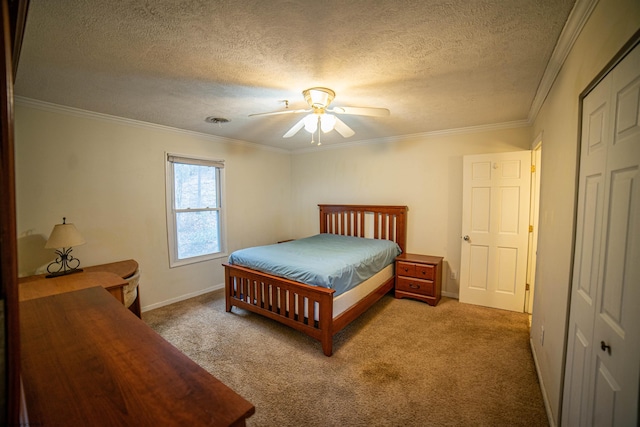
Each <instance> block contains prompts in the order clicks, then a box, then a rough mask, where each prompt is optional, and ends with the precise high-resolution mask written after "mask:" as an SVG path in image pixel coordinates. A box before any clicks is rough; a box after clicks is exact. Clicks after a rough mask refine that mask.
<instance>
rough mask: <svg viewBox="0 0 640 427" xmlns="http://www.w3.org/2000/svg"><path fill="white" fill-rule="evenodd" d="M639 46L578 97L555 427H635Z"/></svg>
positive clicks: (639, 379) (639, 347) (639, 366)
mask: <svg viewBox="0 0 640 427" xmlns="http://www.w3.org/2000/svg"><path fill="white" fill-rule="evenodd" d="M639 388H640V48H638V47H636V48H635V49H634V50H633V51H631V52H630V53H629V54H628V55H627V56H626V57H625V58H624V59H623V60H622V61H621V62H620V63H619V64H618V65H617V66H616V67H615V68H614V69H613V70H612V71H611V72H610V73H609V74H607V76H606V77H605V78H604V79H603V80H602V81H601V82H600V83H599V84H598V85H597V86H596V87H595V88H594V89H593V90H592V91H591V92H590V93H589V95H587V96H586V97H585V98H584V101H583V115H582V141H581V156H580V178H579V190H578V217H577V228H576V246H575V252H574V266H573V283H572V291H571V311H570V317H569V334H568V342H567V358H566V370H565V386H564V400H563V409H562V424H563V425H565V426H574V425H575V426H591V425H596V426H636V425H638V421H640V420H638V399H639Z"/></svg>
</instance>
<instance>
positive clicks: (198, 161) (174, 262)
mask: <svg viewBox="0 0 640 427" xmlns="http://www.w3.org/2000/svg"><path fill="white" fill-rule="evenodd" d="M174 163H183V164H190V165H201V166H214V167H216V168H218V182H217V184H218V189H217V191H218V203H219V206H217V207H215V208H212V209H213V210H217V211H218V227H219V230H218V232H219V244H220V248H219V249H220V251H219V252H214V253H210V254H206V255H201V256H197V257H191V258H184V259H179V258H178V239H177V232H178V231H177V228H176V214H177V213H178V212H179V210H176V209H175V193H174V192H175V181H174V173H173V164H174ZM165 178H166V184H165V192H166V214H167V241H168V245H169V267H170V268H173V267H180V266H183V265H188V264H194V263H197V262H203V261H209V260H213V259H219V258H223V257H226V256H227V253H226V247H227V244H226V232H225V230H226V215H225V210H224V206H225V198H224V197H225V188H224V160H215V159H209V158H204V157H198V156H191V155H183V154H175V153H165Z"/></svg>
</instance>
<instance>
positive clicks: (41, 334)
mask: <svg viewBox="0 0 640 427" xmlns="http://www.w3.org/2000/svg"><path fill="white" fill-rule="evenodd" d="M65 279H66V280H65ZM45 280H46V281H45ZM104 280H107V282H104ZM109 281H111V282H109ZM122 283H126V281H124V280H123V279H122V278H121V277H119V275H118V274H115V273H113V272H109V271H92V270H89V271H87V270H85V272H84V273H77V274H72V275H69V276H63V277H58V278H55V279H35V280H31V281H29V280H26V281H25V282H24V283H22V284H21V285H20V300H21V301H20V339H21V377H22V383H23V388H24V396H25V399H24V402H25V405H26V408H25V409H26V414H27V417H28V420H27V421H28V424H29V425H33V426H48V425H52V426H53V425H69V426H114V425H135V426H154V427H155V426H195V425H198V426H200V425H202V426H205V425H206V426H244V425H246V422H245V420H246V419H247V418H248V417H250V416H251V415H252V414H253V413H254V412H255V408H254V406H253V405H252V404H251V403H250V402H248V401H246V400H245V399H243V398H242V397H241V396H240V395H238V394H237V393H235V392H234V391H233V390H231V389H230V388H229V387H227V386H226V385H225V384H223V383H222V382H221V381H219V380H218V379H216V378H215V377H213V376H212V375H211V374H210V373H208V372H207V371H206V370H204V369H203V368H202V367H200V366H199V365H197V364H196V363H195V362H193V361H192V360H191V359H189V358H188V357H187V356H185V355H184V354H182V353H181V352H180V351H179V350H178V349H176V348H175V347H173V346H172V345H171V344H170V343H169V342H167V341H165V340H164V338H162V337H161V336H160V335H158V334H157V333H156V332H155V331H153V330H152V329H151V328H150V327H149V326H147V325H146V324H145V323H144V322H143V321H141V320H140V319H139V318H138V317H136V316H135V314H134V313H132V312H131V311H129V310H127V309H126V308H125V307H124V305H122V302H121V301H119V300H118V297H117V295H116V294H117V292H115V293H114V290H117V289H118V288H121V287H122ZM38 285H42V289H40V288H39V287H38ZM114 295H115V296H116V298H114V297H113V296H114Z"/></svg>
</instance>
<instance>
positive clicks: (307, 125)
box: [304, 114, 318, 133]
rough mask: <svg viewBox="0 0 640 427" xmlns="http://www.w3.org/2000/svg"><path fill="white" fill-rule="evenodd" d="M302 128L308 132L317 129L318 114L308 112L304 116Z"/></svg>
mask: <svg viewBox="0 0 640 427" xmlns="http://www.w3.org/2000/svg"><path fill="white" fill-rule="evenodd" d="M304 130H306V131H307V132H309V133H314V132H315V131H316V130H318V116H317V115H315V114H309V115H308V116H307V117H305V118H304Z"/></svg>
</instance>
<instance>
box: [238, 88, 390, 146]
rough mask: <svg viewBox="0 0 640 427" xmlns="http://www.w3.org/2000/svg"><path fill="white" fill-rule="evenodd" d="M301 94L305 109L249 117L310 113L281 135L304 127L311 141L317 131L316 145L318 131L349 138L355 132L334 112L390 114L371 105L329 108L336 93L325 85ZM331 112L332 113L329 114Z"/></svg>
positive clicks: (370, 114)
mask: <svg viewBox="0 0 640 427" xmlns="http://www.w3.org/2000/svg"><path fill="white" fill-rule="evenodd" d="M302 95H303V96H304V99H305V101H307V104H309V108H307V109H298V110H289V109H287V110H280V111H272V112H269V113H257V114H250V115H249V117H254V116H274V115H277V114H299V113H310V114H308V115H306V116H305V117H303V118H302V119H300V120H299V121H298V122H297V123H296V124H295V125H293V127H292V128H291V129H289V130H288V131H287V133H285V134H284V135H283V138H291V137H292V136H293V135H295V134H296V133H298V131H300V130H301V129H302V128H304V129H305V130H306V131H307V132H309V133H310V134H311V135H312V138H311V142H312V143H313V142H315V141H314V140H313V135H314V133H315V132H316V131H318V145H320V132H319V129H321V130H322V132H324V133H327V132H331V131H332V130H334V129H335V130H336V132H338V133H339V134H340V135H342V136H343V137H344V138H349V137H350V136H353V135H354V134H355V132H354V131H353V129H351V128H350V127H349V126H347V124H346V123H345V122H343V121H342V120H340V119H339V118H338V117H336V116H335V115H334V114H351V115H358V116H372V117H386V116H388V115H389V114H390V112H389V110H387V109H386V108H373V107H334V108H329V104H331V101H333V99H334V98H335V96H336V93H335V92H334V91H332V90H331V89H327V88H326V87H312V88H310V89H305V90H303V91H302ZM285 103H286V105H287V108H288V107H289V102H288V101H285ZM329 113H333V114H329Z"/></svg>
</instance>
